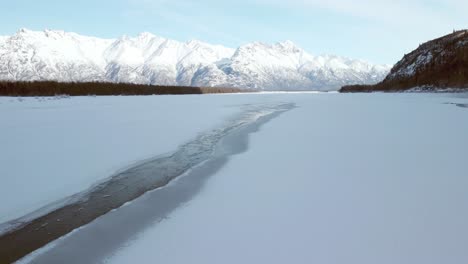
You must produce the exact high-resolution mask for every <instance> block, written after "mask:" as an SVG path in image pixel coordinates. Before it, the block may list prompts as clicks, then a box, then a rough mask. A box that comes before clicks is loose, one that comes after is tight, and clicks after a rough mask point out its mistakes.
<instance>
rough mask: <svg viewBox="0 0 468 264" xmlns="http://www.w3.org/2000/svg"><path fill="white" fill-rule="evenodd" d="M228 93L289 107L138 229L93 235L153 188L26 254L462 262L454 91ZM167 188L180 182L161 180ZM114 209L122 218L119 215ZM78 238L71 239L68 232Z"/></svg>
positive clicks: (461, 141)
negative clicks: (182, 199)
mask: <svg viewBox="0 0 468 264" xmlns="http://www.w3.org/2000/svg"><path fill="white" fill-rule="evenodd" d="M254 96H257V98H255V99H252V98H254ZM212 98H215V97H212ZM227 98H231V97H217V98H216V99H220V100H224V99H226V100H227V101H230V100H231V99H227ZM237 98H238V99H239V98H243V100H245V101H251V100H257V101H263V102H266V101H271V102H273V101H275V102H276V101H284V102H291V103H295V104H296V106H297V107H296V108H294V109H292V110H290V111H287V112H285V113H283V114H281V115H280V116H278V117H276V118H274V119H272V120H270V121H269V122H267V123H266V124H264V125H263V126H262V127H261V128H260V130H259V131H258V132H257V133H253V134H251V135H250V140H249V145H248V149H246V150H245V152H244V153H242V154H239V155H235V156H233V157H231V158H230V159H229V161H228V162H227V163H225V165H224V166H223V167H221V168H219V169H217V170H214V171H213V175H212V176H211V178H209V179H207V180H206V182H205V183H204V185H203V187H202V188H201V190H200V191H199V192H198V193H197V194H196V195H194V196H193V197H192V198H191V199H190V200H189V201H188V202H186V203H185V204H184V205H183V206H179V207H178V208H177V209H176V210H175V211H172V212H171V213H169V214H168V215H166V216H164V217H162V218H160V216H158V218H155V219H149V220H148V221H147V223H149V224H148V226H146V227H145V229H144V232H137V233H135V234H131V235H128V234H126V235H128V236H127V237H126V238H125V239H124V241H115V240H112V241H107V242H104V241H106V234H107V233H106V230H105V229H103V228H102V227H103V226H119V225H120V227H122V229H116V230H113V232H114V233H119V232H123V233H126V232H127V230H125V229H126V228H125V226H126V224H125V223H127V225H129V230H131V228H133V227H130V226H131V224H130V223H129V222H128V221H127V222H122V218H121V217H122V215H123V213H125V212H126V210H128V211H132V210H133V212H138V211H139V210H140V211H141V210H143V209H144V208H146V210H147V211H148V208H151V205H152V202H153V201H154V200H153V199H152V198H154V197H157V195H158V194H159V193H161V190H156V191H154V192H152V193H148V194H147V195H145V196H143V197H141V198H139V199H137V200H135V201H134V202H132V203H130V204H128V205H127V206H124V207H123V208H120V209H118V210H115V211H114V212H111V213H109V214H107V215H105V216H103V217H101V218H99V219H97V220H96V221H95V222H93V223H91V224H89V225H88V226H85V227H83V228H81V229H80V230H79V231H77V232H75V233H74V234H72V235H70V236H68V237H66V238H63V239H61V240H59V241H57V242H56V243H55V247H52V246H51V247H49V248H45V249H44V250H43V252H42V253H41V254H36V255H33V256H32V257H31V258H30V259H29V260H32V261H33V263H34V261H36V262H37V263H44V260H47V259H48V257H49V260H50V258H51V259H54V258H57V257H58V258H59V259H60V255H62V257H63V258H62V259H67V258H76V256H80V255H81V256H83V255H85V254H88V253H89V254H92V253H90V252H87V251H86V249H89V248H93V249H95V250H97V251H99V247H102V245H104V243H106V249H108V248H109V246H108V244H112V243H114V244H116V245H118V247H117V248H115V249H114V250H113V251H112V253H111V254H108V255H107V256H106V257H105V258H103V259H101V260H100V261H103V260H104V261H105V262H106V263H134V262H138V263H148V262H160V263H333V264H338V263H346V264H350V263H356V264H357V263H359V264H365V263H381V264H385V263H389V264H390V263H408V264H409V263H412V264H414V263H425V264H430V263H467V262H468V253H467V251H466V245H467V244H468V224H467V223H468V202H467V201H468V199H467V198H468V197H467V194H466V188H467V187H468V178H467V177H466V176H467V175H466V150H467V149H468V140H466V135H468V122H467V121H468V110H467V109H466V108H463V107H457V104H466V103H467V100H466V98H463V97H458V98H455V97H454V96H452V95H447V94H269V95H265V94H263V95H239V96H238V97H237ZM207 100H209V99H207ZM234 143H235V142H234ZM190 176H191V175H190V174H188V175H186V176H185V177H187V178H189V177H190ZM178 184H182V183H178V182H174V183H173V186H177V185H178ZM167 189H170V188H169V187H168V188H167ZM162 190H164V188H163V189H162ZM167 192H170V190H168V191H167ZM168 202H169V201H168ZM128 211H127V212H128ZM119 212H122V214H119ZM135 215H137V214H135ZM126 217H128V219H132V216H131V215H128V213H127V216H126ZM79 234H80V235H81V240H77V239H74V237H75V238H76V237H77V236H78V235H79ZM96 234H98V235H96ZM86 239H87V240H86ZM77 241H79V243H78V242H77ZM83 245H87V247H82V246H83ZM90 245H94V246H90ZM65 253H68V254H72V255H64V254H65ZM73 254H74V255H73ZM71 256H75V257H71Z"/></svg>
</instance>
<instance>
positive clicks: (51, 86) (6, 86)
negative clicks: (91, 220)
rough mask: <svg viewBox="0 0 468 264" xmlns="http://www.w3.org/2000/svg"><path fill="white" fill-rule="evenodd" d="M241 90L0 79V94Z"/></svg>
mask: <svg viewBox="0 0 468 264" xmlns="http://www.w3.org/2000/svg"><path fill="white" fill-rule="evenodd" d="M239 92H245V91H244V90H241V89H237V88H220V87H188V86H156V85H144V84H129V83H103V82H82V83H81V82H79V83H78V82H77V83H75V82H73V83H62V82H54V81H34V82H12V81H0V96H56V95H69V96H86V95H97V96H102V95H163V94H211V93H239Z"/></svg>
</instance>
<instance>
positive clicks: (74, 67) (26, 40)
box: [0, 29, 390, 90]
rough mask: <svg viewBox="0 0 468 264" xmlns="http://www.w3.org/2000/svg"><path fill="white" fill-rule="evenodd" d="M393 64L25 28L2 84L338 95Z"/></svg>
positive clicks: (0, 65)
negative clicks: (331, 92) (86, 84)
mask: <svg viewBox="0 0 468 264" xmlns="http://www.w3.org/2000/svg"><path fill="white" fill-rule="evenodd" d="M389 69H390V66H388V65H373V64H370V63H368V62H366V61H363V60H354V59H349V58H346V57H340V56H336V55H319V56H313V55H311V54H309V53H307V52H306V51H305V50H303V49H302V48H299V47H298V46H296V45H295V44H294V43H293V42H291V41H283V42H278V43H275V44H265V43H261V42H252V43H248V44H245V45H242V46H240V47H238V48H237V49H232V48H228V47H224V46H222V45H213V44H209V43H205V42H202V41H198V40H190V41H187V42H179V41H176V40H171V39H167V38H163V37H159V36H157V35H154V34H152V33H149V32H143V33H140V34H139V35H137V36H136V37H129V36H127V35H124V36H121V37H119V38H115V39H101V38H97V37H90V36H83V35H79V34H76V33H73V32H65V31H62V30H44V31H32V30H28V29H20V30H18V32H17V33H16V34H14V35H12V36H3V37H0V80H7V81H45V80H47V81H61V82H95V81H98V82H116V83H120V82H123V83H135V84H153V85H181V86H204V87H210V86H213V87H234V88H244V89H258V90H337V89H339V88H340V87H341V86H343V85H346V84H350V83H355V82H362V83H369V84H372V83H377V82H379V81H380V80H382V79H383V77H384V76H385V75H386V73H387V72H388V70H389Z"/></svg>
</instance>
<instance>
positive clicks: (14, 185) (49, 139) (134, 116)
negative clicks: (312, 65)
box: [0, 95, 256, 228]
mask: <svg viewBox="0 0 468 264" xmlns="http://www.w3.org/2000/svg"><path fill="white" fill-rule="evenodd" d="M227 98H229V99H227ZM249 98H250V99H252V100H254V99H255V98H256V97H255V96H253V97H252V96H250V97H240V96H237V95H234V96H229V95H203V96H199V95H187V96H149V97H138V96H136V97H119V96H117V97H71V98H61V99H58V98H38V99H36V98H9V97H2V98H1V97H0V120H1V122H0V130H1V135H2V136H1V137H0V146H1V150H0V164H1V166H0V175H1V176H0V177H1V184H0V200H1V201H2V202H1V203H0V224H1V223H5V222H7V221H10V220H13V219H16V218H18V217H22V216H24V215H26V214H29V213H32V212H33V211H35V210H36V209H39V208H41V207H43V206H49V205H51V203H55V202H58V203H57V204H55V207H56V206H59V205H61V204H63V203H66V202H67V200H63V199H64V198H66V197H68V196H70V195H72V194H75V193H78V192H81V191H84V190H86V189H87V188H88V187H90V186H91V185H93V184H96V183H97V182H99V181H101V180H104V179H106V178H108V177H110V176H111V175H112V174H114V173H116V172H117V171H119V170H121V169H124V168H125V167H127V166H130V165H133V164H134V163H135V162H140V161H142V160H144V159H147V158H152V157H154V156H156V155H160V154H165V153H168V152H172V151H175V150H176V148H177V147H178V146H179V145H180V144H182V143H185V142H186V141H189V140H191V139H192V138H194V137H195V136H196V135H197V134H199V133H201V132H205V131H207V130H210V129H212V128H217V127H218V126H219V125H221V124H222V123H223V122H224V121H225V119H227V118H229V117H231V116H232V115H235V114H236V113H238V112H240V109H239V105H237V104H244V103H247V102H248V100H246V99H249ZM226 99H227V100H226ZM51 208H54V205H53V204H52V207H49V208H44V209H45V210H41V211H40V213H44V212H46V211H47V209H51ZM36 215H37V214H36ZM32 216H34V215H32ZM6 227H8V225H3V228H6Z"/></svg>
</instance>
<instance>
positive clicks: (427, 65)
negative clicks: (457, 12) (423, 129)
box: [341, 30, 468, 92]
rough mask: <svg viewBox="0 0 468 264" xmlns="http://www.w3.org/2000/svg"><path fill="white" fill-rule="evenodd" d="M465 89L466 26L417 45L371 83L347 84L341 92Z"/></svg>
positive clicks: (467, 65) (467, 85) (467, 63)
mask: <svg viewBox="0 0 468 264" xmlns="http://www.w3.org/2000/svg"><path fill="white" fill-rule="evenodd" d="M462 89H468V30H458V31H453V32H452V33H450V34H448V35H445V36H443V37H439V38H436V39H433V40H430V41H428V42H425V43H423V44H421V45H419V47H418V48H416V49H415V50H413V51H412V52H410V53H408V54H405V55H404V56H403V58H402V59H401V60H400V61H399V62H398V63H397V64H395V66H394V67H393V68H392V69H391V71H390V73H389V74H388V75H387V77H385V79H384V80H383V81H382V82H380V83H377V84H375V85H351V86H344V87H342V89H341V91H343V92H372V91H406V90H416V91H439V90H451V91H453V90H462Z"/></svg>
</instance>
